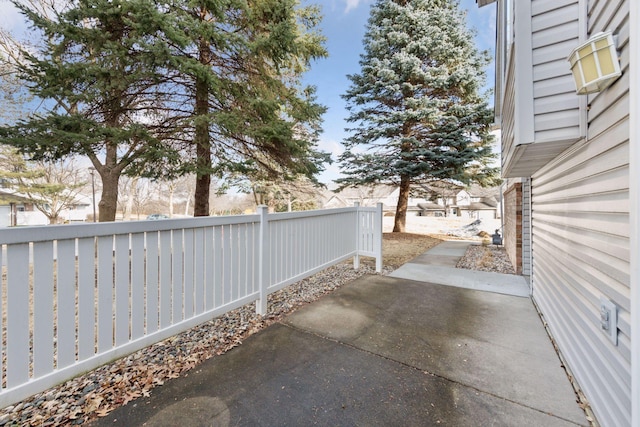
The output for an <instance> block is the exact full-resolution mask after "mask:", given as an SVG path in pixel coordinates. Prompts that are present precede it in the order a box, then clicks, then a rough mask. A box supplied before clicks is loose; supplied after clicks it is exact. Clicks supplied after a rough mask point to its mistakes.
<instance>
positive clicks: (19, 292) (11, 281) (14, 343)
mask: <svg viewBox="0 0 640 427" xmlns="http://www.w3.org/2000/svg"><path fill="white" fill-rule="evenodd" d="M29 311H30V310H29V244H28V243H23V244H19V245H13V246H12V247H10V248H8V249H7V323H6V329H7V349H6V353H7V359H6V367H7V374H6V379H7V387H8V388H10V387H14V386H17V385H19V384H21V383H23V382H25V381H28V380H29V360H30V355H29V334H28V333H25V332H24V331H29V329H30V328H29Z"/></svg>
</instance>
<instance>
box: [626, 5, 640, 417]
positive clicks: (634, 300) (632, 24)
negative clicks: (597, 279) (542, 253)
mask: <svg viewBox="0 0 640 427" xmlns="http://www.w3.org/2000/svg"><path fill="white" fill-rule="evenodd" d="M629 8H630V13H629V37H630V42H629V44H630V46H629V63H630V67H629V99H630V103H629V104H630V105H629V116H630V120H629V122H630V123H632V125H631V126H630V132H629V133H630V135H629V137H630V144H629V146H630V156H629V158H630V167H629V169H630V172H629V176H630V179H629V182H630V184H629V187H630V188H629V193H630V194H629V199H630V203H629V204H630V211H631V213H630V224H629V232H630V236H631V242H630V257H631V259H633V260H634V262H633V263H632V265H631V268H630V276H631V315H630V317H631V324H632V325H634V327H633V328H632V329H631V360H633V361H635V363H632V364H631V422H632V425H640V363H638V361H640V327H639V326H638V325H640V266H639V261H638V260H639V259H640V83H639V81H640V68H639V67H640V45H639V43H638V41H640V4H639V3H638V2H637V1H631V2H630V5H629ZM625 74H626V72H625ZM625 317H626V316H625Z"/></svg>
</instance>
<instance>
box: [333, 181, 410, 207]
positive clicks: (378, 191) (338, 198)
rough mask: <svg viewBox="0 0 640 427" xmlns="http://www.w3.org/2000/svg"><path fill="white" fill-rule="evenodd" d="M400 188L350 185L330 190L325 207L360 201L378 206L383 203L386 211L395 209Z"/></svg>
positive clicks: (366, 204) (345, 205)
mask: <svg viewBox="0 0 640 427" xmlns="http://www.w3.org/2000/svg"><path fill="white" fill-rule="evenodd" d="M399 194H400V189H399V188H398V187H397V186H393V185H376V186H360V187H349V188H345V189H344V190H342V191H339V192H333V191H331V192H328V193H327V195H326V196H325V202H324V203H323V207H324V208H325V209H330V208H344V207H348V206H353V205H354V204H355V203H359V204H360V206H376V205H377V204H378V203H382V209H383V210H384V211H391V210H395V208H396V206H397V204H398V195H399Z"/></svg>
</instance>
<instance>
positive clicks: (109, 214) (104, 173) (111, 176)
mask: <svg viewBox="0 0 640 427" xmlns="http://www.w3.org/2000/svg"><path fill="white" fill-rule="evenodd" d="M99 172H100V178H101V179H102V196H101V197H100V203H98V209H99V212H98V221H100V222H109V221H115V220H116V211H117V209H118V181H119V180H120V174H119V173H117V172H114V171H112V170H109V169H106V168H101V170H100V171H99Z"/></svg>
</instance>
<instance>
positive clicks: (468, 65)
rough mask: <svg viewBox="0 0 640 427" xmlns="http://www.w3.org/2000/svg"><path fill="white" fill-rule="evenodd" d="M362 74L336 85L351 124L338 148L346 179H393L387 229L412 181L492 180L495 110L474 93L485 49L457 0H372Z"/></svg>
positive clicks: (403, 208)
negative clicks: (395, 194)
mask: <svg viewBox="0 0 640 427" xmlns="http://www.w3.org/2000/svg"><path fill="white" fill-rule="evenodd" d="M364 47H365V53H364V54H363V55H362V56H361V59H360V66H361V72H360V73H359V74H355V75H350V76H348V77H349V79H350V80H351V86H350V88H349V90H348V91H347V92H346V94H345V95H343V97H344V99H346V100H347V109H348V110H349V112H350V115H349V117H348V121H349V122H351V123H355V124H356V126H355V127H353V128H350V129H347V130H348V131H349V132H350V133H351V135H350V136H349V137H348V138H346V139H345V141H344V142H343V144H344V146H345V152H344V153H343V154H342V155H341V156H340V158H339V160H340V163H341V169H342V172H343V173H344V175H345V177H344V178H341V179H339V180H338V181H337V182H338V183H339V184H341V185H342V186H343V187H345V186H357V185H362V184H378V183H384V184H394V185H399V187H400V196H399V200H398V207H397V210H396V216H395V224H394V229H393V231H394V232H402V231H404V229H405V223H406V214H407V204H408V199H409V195H410V191H411V185H412V184H418V183H422V182H428V181H430V180H453V181H458V182H462V183H469V182H472V181H475V182H478V183H480V184H483V185H491V184H494V183H496V180H497V179H498V169H497V168H493V167H490V166H489V164H490V162H491V161H492V159H493V158H494V156H495V155H494V154H493V153H492V152H491V142H492V136H491V135H490V130H491V124H492V120H493V117H492V112H491V110H490V109H489V108H488V106H487V103H486V99H485V97H484V96H482V95H481V94H480V89H481V86H482V84H483V81H484V71H483V67H484V66H485V65H486V64H487V63H488V55H487V54H486V53H483V52H479V51H478V49H477V48H476V47H475V46H474V42H473V37H472V33H471V32H470V31H469V30H468V29H467V28H466V25H465V19H464V16H463V15H462V13H461V12H460V10H459V5H458V2H457V1H456V0H378V1H377V2H376V3H375V4H374V5H373V6H372V9H371V15H370V17H369V22H368V26H367V31H366V33H365V36H364Z"/></svg>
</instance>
